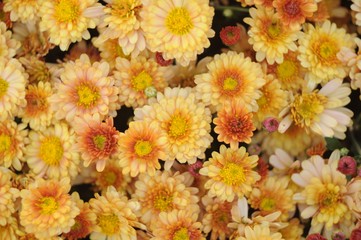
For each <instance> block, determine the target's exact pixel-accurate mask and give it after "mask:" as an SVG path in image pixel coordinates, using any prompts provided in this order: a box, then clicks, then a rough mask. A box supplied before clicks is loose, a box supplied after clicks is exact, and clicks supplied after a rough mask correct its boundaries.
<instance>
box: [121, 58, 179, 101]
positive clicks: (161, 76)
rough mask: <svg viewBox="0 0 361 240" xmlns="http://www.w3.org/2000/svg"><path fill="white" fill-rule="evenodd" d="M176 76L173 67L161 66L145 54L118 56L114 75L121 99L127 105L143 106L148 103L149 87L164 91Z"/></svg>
mask: <svg viewBox="0 0 361 240" xmlns="http://www.w3.org/2000/svg"><path fill="white" fill-rule="evenodd" d="M173 76H174V73H173V72H172V68H171V67H161V66H159V65H158V63H157V62H156V61H155V60H154V59H147V58H146V57H144V56H138V57H136V58H131V59H130V60H128V59H126V58H117V59H116V63H115V71H114V77H115V79H116V81H117V82H116V85H117V86H118V87H119V101H120V103H121V104H124V105H125V106H127V107H133V108H136V107H142V106H144V105H145V104H147V103H148V96H147V94H146V91H147V89H149V88H152V87H153V88H155V89H156V90H157V91H158V92H163V91H164V88H165V87H167V85H168V81H169V80H170V79H171V78H172V77H173Z"/></svg>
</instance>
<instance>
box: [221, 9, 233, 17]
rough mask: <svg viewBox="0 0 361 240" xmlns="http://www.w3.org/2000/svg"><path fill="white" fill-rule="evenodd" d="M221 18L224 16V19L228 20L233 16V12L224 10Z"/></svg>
mask: <svg viewBox="0 0 361 240" xmlns="http://www.w3.org/2000/svg"><path fill="white" fill-rule="evenodd" d="M223 16H225V17H226V18H230V17H232V16H233V11H232V10H231V9H224V10H223Z"/></svg>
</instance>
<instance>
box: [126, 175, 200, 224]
mask: <svg viewBox="0 0 361 240" xmlns="http://www.w3.org/2000/svg"><path fill="white" fill-rule="evenodd" d="M189 178H190V175H189V174H184V173H183V174H179V172H176V173H172V172H171V171H164V172H161V171H156V173H155V175H154V176H149V175H148V174H145V173H143V174H140V175H139V178H138V181H136V182H135V187H136V189H135V192H134V194H133V195H132V199H135V200H137V201H139V202H140V205H141V208H140V209H139V210H138V213H137V215H139V216H140V219H141V222H142V223H144V224H146V225H147V226H148V227H150V228H151V229H152V227H153V224H154V223H156V222H157V221H158V220H159V219H158V217H159V213H160V212H171V211H172V210H188V211H194V212H199V207H198V205H197V203H198V201H199V198H198V196H197V193H198V189H197V188H194V187H190V186H188V185H187V184H186V183H187V181H189V180H190V179H189Z"/></svg>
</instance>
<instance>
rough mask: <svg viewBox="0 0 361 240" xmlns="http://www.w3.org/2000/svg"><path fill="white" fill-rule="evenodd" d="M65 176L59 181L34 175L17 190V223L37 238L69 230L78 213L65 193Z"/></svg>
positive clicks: (66, 184)
mask: <svg viewBox="0 0 361 240" xmlns="http://www.w3.org/2000/svg"><path fill="white" fill-rule="evenodd" d="M70 187H71V185H70V180H69V178H63V179H61V180H60V181H56V180H44V179H42V178H38V179H36V181H35V182H33V183H31V184H29V187H28V189H23V190H21V192H20V196H21V209H20V214H19V216H20V223H21V225H22V226H24V227H25V231H26V232H27V233H32V234H34V235H35V237H37V238H40V239H50V238H51V237H53V236H57V235H59V234H61V233H63V232H69V231H70V229H71V227H72V226H73V225H74V223H75V220H74V219H75V217H76V216H77V215H78V214H79V212H80V211H79V208H78V207H77V206H76V203H75V201H74V200H73V199H72V197H71V196H70V195H69V194H68V192H69V190H70Z"/></svg>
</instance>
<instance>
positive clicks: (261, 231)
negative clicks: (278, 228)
mask: <svg viewBox="0 0 361 240" xmlns="http://www.w3.org/2000/svg"><path fill="white" fill-rule="evenodd" d="M260 239H267V240H284V238H283V237H282V234H281V233H272V232H271V231H270V229H269V227H268V225H267V224H258V225H255V226H254V227H253V228H252V227H249V226H247V227H246V229H245V236H244V237H240V238H239V240H260Z"/></svg>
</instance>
